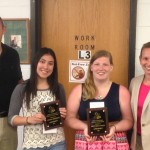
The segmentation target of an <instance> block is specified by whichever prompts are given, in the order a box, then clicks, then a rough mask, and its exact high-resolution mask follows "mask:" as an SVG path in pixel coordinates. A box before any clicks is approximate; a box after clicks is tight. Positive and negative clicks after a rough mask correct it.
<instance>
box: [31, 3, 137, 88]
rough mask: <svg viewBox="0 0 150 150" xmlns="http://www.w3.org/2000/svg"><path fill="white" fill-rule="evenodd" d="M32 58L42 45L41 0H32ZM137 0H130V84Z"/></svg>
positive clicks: (133, 71)
mask: <svg viewBox="0 0 150 150" xmlns="http://www.w3.org/2000/svg"><path fill="white" fill-rule="evenodd" d="M30 8H31V21H30V28H31V30H30V31H31V32H30V39H31V46H30V47H31V55H30V56H31V58H30V59H31V60H32V58H33V56H34V54H35V52H36V51H37V50H38V49H40V47H41V38H40V37H41V0H31V1H30ZM136 15H137V0H130V29H129V57H128V62H129V63H128V85H129V83H130V81H131V79H132V78H133V77H134V75H135V42H136Z"/></svg>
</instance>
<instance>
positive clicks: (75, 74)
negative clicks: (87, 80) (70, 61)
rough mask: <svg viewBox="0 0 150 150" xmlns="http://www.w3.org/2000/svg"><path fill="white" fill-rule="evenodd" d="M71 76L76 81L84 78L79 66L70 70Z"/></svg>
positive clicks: (82, 70) (83, 72)
mask: <svg viewBox="0 0 150 150" xmlns="http://www.w3.org/2000/svg"><path fill="white" fill-rule="evenodd" d="M72 76H73V77H74V78H75V79H77V80H80V79H82V78H84V76H85V71H84V69H83V68H82V67H80V66H76V67H74V68H73V69H72Z"/></svg>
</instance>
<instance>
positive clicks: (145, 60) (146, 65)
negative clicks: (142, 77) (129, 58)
mask: <svg viewBox="0 0 150 150" xmlns="http://www.w3.org/2000/svg"><path fill="white" fill-rule="evenodd" d="M140 64H141V66H142V68H143V71H144V73H145V74H149V75H150V48H145V49H143V51H142V56H141V58H140Z"/></svg>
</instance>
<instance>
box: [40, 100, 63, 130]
mask: <svg viewBox="0 0 150 150" xmlns="http://www.w3.org/2000/svg"><path fill="white" fill-rule="evenodd" d="M59 106H60V103H59V101H53V102H47V103H42V104H40V107H41V112H42V113H43V114H44V116H45V117H46V121H44V127H45V130H49V129H53V128H57V127H60V126H63V120H62V118H61V115H60V111H59Z"/></svg>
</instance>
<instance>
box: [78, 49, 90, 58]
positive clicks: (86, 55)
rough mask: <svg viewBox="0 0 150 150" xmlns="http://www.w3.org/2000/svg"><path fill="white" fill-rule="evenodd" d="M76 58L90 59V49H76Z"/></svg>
mask: <svg viewBox="0 0 150 150" xmlns="http://www.w3.org/2000/svg"><path fill="white" fill-rule="evenodd" d="M78 59H91V51H88V50H78Z"/></svg>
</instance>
